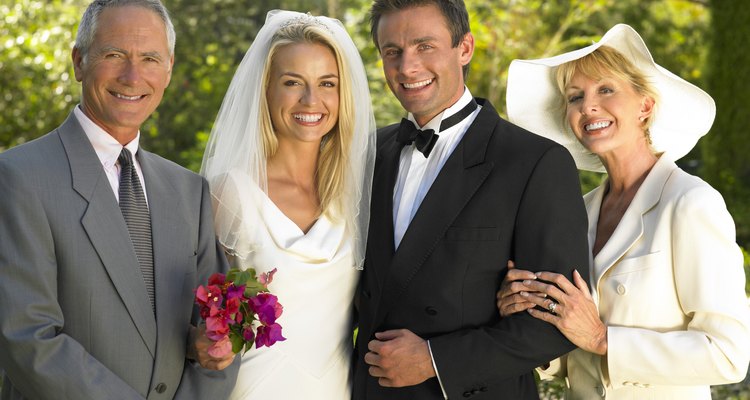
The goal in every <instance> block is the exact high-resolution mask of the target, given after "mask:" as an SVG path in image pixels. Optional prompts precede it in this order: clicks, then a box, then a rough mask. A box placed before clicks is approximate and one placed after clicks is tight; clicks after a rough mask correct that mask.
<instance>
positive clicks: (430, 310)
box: [424, 306, 438, 316]
mask: <svg viewBox="0 0 750 400" xmlns="http://www.w3.org/2000/svg"><path fill="white" fill-rule="evenodd" d="M424 312H426V313H427V315H431V316H435V315H437V313H438V312H437V310H436V309H435V308H434V307H429V306H428V307H425V309H424Z"/></svg>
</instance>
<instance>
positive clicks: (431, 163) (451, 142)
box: [393, 88, 482, 399]
mask: <svg viewBox="0 0 750 400" xmlns="http://www.w3.org/2000/svg"><path fill="white" fill-rule="evenodd" d="M472 100H473V96H472V95H471V92H469V89H468V88H464V94H463V95H461V98H460V99H458V101H457V102H455V103H454V104H453V105H452V106H450V107H448V108H447V109H445V111H443V112H442V113H440V114H438V115H436V116H435V118H433V119H432V120H430V122H428V123H427V124H425V126H422V127H420V126H419V124H417V122H416V121H415V120H414V116H413V115H412V114H411V113H409V115H408V116H407V119H408V120H409V121H411V122H413V123H414V126H416V127H418V128H419V129H423V130H424V129H433V130H434V131H435V133H437V134H438V136H439V138H438V140H437V142H436V143H435V147H433V148H432V151H431V152H430V155H429V157H425V156H424V154H422V152H420V151H419V150H417V147H416V146H415V145H414V144H413V143H412V144H411V145H409V146H405V147H404V148H403V150H401V155H400V156H399V165H398V176H397V178H396V187H395V188H394V190H393V241H394V244H395V248H396V249H398V246H399V245H400V244H401V239H403V237H404V234H405V233H406V230H407V229H408V228H409V224H410V223H411V220H412V219H413V218H414V214H416V213H417V210H418V209H419V206H420V205H421V204H422V200H424V198H425V196H426V195H427V192H428V191H429V190H430V187H431V186H432V183H433V182H435V178H437V176H438V174H439V173H440V170H441V169H442V168H443V165H445V162H446V161H447V160H448V157H450V155H451V154H453V150H455V149H456V146H457V145H458V143H459V142H460V141H461V139H462V138H463V137H464V134H465V133H466V131H467V130H468V129H469V126H471V124H472V123H473V122H474V120H475V119H476V117H477V114H479V110H481V109H482V106H480V105H477V108H476V109H475V110H474V111H473V112H472V113H471V114H469V116H467V117H466V118H464V119H463V120H462V121H461V122H459V123H457V124H455V125H453V126H452V127H450V128H448V129H446V130H444V131H442V132H439V131H440V124H441V122H443V120H444V119H446V118H449V117H451V116H452V115H454V114H456V113H457V112H459V111H461V110H462V109H463V108H464V107H465V106H466V105H467V104H469V102H471V101H472ZM427 348H428V350H429V351H430V358H431V359H432V368H433V369H434V370H435V375H436V376H437V379H438V383H439V384H440V389H441V390H442V391H443V397H444V398H445V399H447V398H448V396H447V394H446V392H445V388H444V387H443V382H442V381H441V380H440V373H439V372H438V370H437V365H435V358H434V357H433V356H432V348H431V347H430V341H429V340H428V341H427Z"/></svg>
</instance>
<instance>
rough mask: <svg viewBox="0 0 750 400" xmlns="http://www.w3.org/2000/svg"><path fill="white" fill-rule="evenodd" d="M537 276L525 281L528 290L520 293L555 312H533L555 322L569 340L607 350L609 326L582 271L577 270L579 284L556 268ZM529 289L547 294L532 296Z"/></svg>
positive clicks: (597, 350) (590, 349) (602, 352)
mask: <svg viewBox="0 0 750 400" xmlns="http://www.w3.org/2000/svg"><path fill="white" fill-rule="evenodd" d="M536 277H537V279H526V280H524V281H523V282H522V284H523V285H524V286H525V287H526V288H527V291H521V292H520V293H519V295H520V296H522V297H523V298H524V299H526V300H528V301H529V302H531V303H534V305H537V306H540V307H542V308H544V309H545V310H550V311H551V312H546V311H541V310H537V309H534V308H529V309H528V312H529V314H531V315H532V316H534V317H535V318H538V319H541V320H543V321H546V322H549V323H551V324H553V325H555V327H557V329H559V330H560V332H562V333H563V334H564V335H565V337H567V338H568V340H570V341H571V342H573V344H575V345H576V346H578V347H580V348H582V349H583V350H586V351H588V352H590V353H595V354H599V355H605V354H607V327H606V325H604V323H603V322H602V320H601V319H600V318H599V311H598V310H597V308H596V304H595V303H594V299H593V297H591V293H590V292H589V288H588V285H587V284H586V282H585V281H584V280H583V278H582V277H581V275H580V274H579V273H578V271H574V272H573V281H574V282H575V284H573V283H571V282H570V281H569V280H568V279H567V278H566V277H565V276H563V275H560V274H555V273H552V272H537V273H536ZM545 282H549V283H545ZM529 291H537V292H540V293H542V294H544V295H546V298H544V297H540V296H531V295H529V294H528V292H529ZM552 304H555V305H554V306H552Z"/></svg>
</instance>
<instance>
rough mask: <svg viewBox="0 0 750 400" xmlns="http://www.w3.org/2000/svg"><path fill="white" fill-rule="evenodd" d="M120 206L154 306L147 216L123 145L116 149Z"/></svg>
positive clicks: (146, 207) (137, 180) (126, 150)
mask: <svg viewBox="0 0 750 400" xmlns="http://www.w3.org/2000/svg"><path fill="white" fill-rule="evenodd" d="M117 160H118V161H120V191H119V192H120V210H121V211H122V216H123V217H125V223H126V224H127V225H128V232H129V233H130V240H131V241H132V242H133V247H134V248H135V255H136V256H137V257H138V264H140V266H141V274H143V281H144V282H145V283H146V291H148V297H149V300H151V309H152V310H155V308H154V250H153V248H152V243H151V216H150V215H149V212H148V206H147V205H146V196H145V195H144V194H143V188H142V187H141V181H140V179H138V172H136V170H135V165H133V156H132V155H131V154H130V151H129V150H128V149H126V148H124V147H123V149H122V152H120V157H118V158H117Z"/></svg>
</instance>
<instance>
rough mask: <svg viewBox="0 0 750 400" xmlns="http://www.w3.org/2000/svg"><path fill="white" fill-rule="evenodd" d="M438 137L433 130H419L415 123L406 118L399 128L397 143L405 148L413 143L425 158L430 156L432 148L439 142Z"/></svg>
mask: <svg viewBox="0 0 750 400" xmlns="http://www.w3.org/2000/svg"><path fill="white" fill-rule="evenodd" d="M438 137H439V136H438V135H437V134H435V131H434V130H432V129H425V130H421V129H417V127H416V126H415V125H414V123H413V122H411V121H409V120H408V119H406V118H403V119H402V120H401V125H399V127H398V135H397V136H396V141H397V142H399V143H401V144H402V145H404V146H408V145H410V144H412V143H414V145H415V146H416V147H417V150H419V151H420V152H422V154H424V156H425V157H427V156H429V155H430V152H431V151H432V148H433V147H435V143H436V142H437V140H438Z"/></svg>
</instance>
